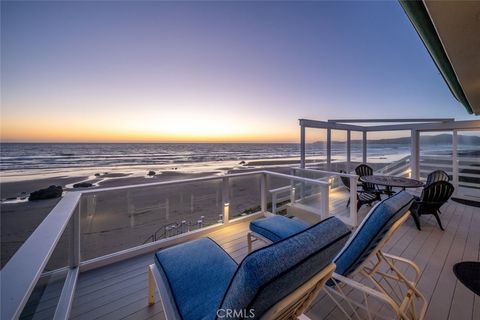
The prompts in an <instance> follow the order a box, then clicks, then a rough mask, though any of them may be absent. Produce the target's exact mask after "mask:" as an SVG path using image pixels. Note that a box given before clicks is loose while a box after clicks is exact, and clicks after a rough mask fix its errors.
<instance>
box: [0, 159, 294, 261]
mask: <svg viewBox="0 0 480 320" xmlns="http://www.w3.org/2000/svg"><path fill="white" fill-rule="evenodd" d="M283 164H284V163H283V162H282V161H279V162H269V167H268V168H269V170H275V171H283V172H286V170H288V169H286V168H285V167H283V168H282V167H277V166H278V165H283ZM275 165H277V166H275ZM208 169H209V167H207V168H206V169H205V171H203V172H182V171H179V170H167V171H156V174H155V175H154V176H152V177H150V176H148V175H147V173H148V171H144V172H143V171H142V172H143V174H140V175H139V174H138V172H137V171H135V170H130V171H131V172H129V171H128V170H127V171H126V172H114V173H112V172H106V171H101V170H97V171H99V174H97V175H94V174H92V175H88V176H85V175H78V176H72V175H70V176H57V177H48V178H43V179H32V180H22V179H20V181H10V182H3V183H1V184H0V190H1V198H2V200H3V201H2V203H1V204H0V211H1V222H2V223H1V264H2V267H3V265H5V264H6V263H7V262H8V260H9V259H10V257H11V256H12V255H13V254H14V253H15V252H16V250H18V248H19V247H20V246H21V245H22V243H23V242H24V241H25V240H26V239H27V238H28V237H29V236H30V235H31V233H32V232H33V231H34V230H35V228H36V227H37V226H38V225H39V224H40V223H41V222H42V221H43V219H44V218H45V217H46V216H47V215H48V213H49V212H50V211H51V210H52V208H53V207H54V206H55V205H56V204H57V203H58V202H59V201H60V198H58V199H50V200H39V201H28V200H27V198H28V195H29V194H30V193H31V192H33V191H35V190H38V189H41V188H45V187H48V186H50V185H60V186H62V187H63V188H64V192H71V191H77V190H80V189H78V188H77V189H74V188H73V187H72V186H73V184H75V183H78V182H88V183H92V184H93V186H92V187H90V188H88V189H99V188H105V187H116V186H124V185H135V184H145V183H151V182H160V181H171V180H181V179H190V178H198V177H204V176H212V175H219V176H221V175H223V174H224V173H229V172H240V171H251V170H252V169H254V168H252V167H251V166H242V167H240V168H239V167H236V166H233V167H232V166H230V167H222V168H218V169H217V170H211V171H210V170H208ZM132 172H136V173H135V174H134V173H132ZM269 184H271V185H272V188H273V187H274V186H280V185H283V184H285V182H282V181H274V180H272V181H269ZM229 196H230V217H231V218H234V217H236V216H240V215H242V214H244V213H243V212H244V211H245V210H247V209H251V208H255V207H258V206H259V204H260V178H259V176H248V177H238V178H234V179H231V181H230V195H229ZM14 199H15V200H14ZM81 208H82V210H81V232H82V240H81V241H82V260H88V259H92V258H95V257H99V256H102V255H105V254H109V253H113V252H116V251H119V250H123V249H128V248H131V247H134V246H137V245H141V244H143V243H145V242H148V241H152V240H153V239H154V238H156V239H160V238H162V237H167V236H169V235H170V236H171V235H173V234H175V233H176V232H180V230H175V229H173V230H168V228H166V227H168V226H170V225H172V224H181V222H182V221H185V223H184V225H183V226H182V229H183V230H181V231H185V230H186V229H190V230H193V229H195V228H198V227H199V224H198V221H199V220H202V225H204V226H206V225H211V224H214V223H217V222H218V220H219V219H221V216H220V215H221V214H222V210H223V203H222V184H221V179H218V180H214V181H207V182H196V183H188V184H181V185H174V186H157V187H149V188H145V187H142V188H133V189H128V190H123V191H108V192H99V193H93V194H91V195H89V196H85V197H83V198H82V203H81ZM69 232H70V230H68V229H67V230H66V231H65V234H64V236H63V237H62V239H61V240H60V243H59V245H58V247H57V249H56V251H55V252H54V254H53V256H52V258H51V261H50V263H49V265H48V266H47V269H53V268H58V267H61V266H63V265H65V263H66V261H67V257H68V252H67V245H68V233H69ZM149 238H150V239H149Z"/></svg>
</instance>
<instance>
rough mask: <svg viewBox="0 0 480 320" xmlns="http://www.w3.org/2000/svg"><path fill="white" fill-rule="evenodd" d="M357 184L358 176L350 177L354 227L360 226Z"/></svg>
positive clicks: (352, 222) (351, 221) (351, 214)
mask: <svg viewBox="0 0 480 320" xmlns="http://www.w3.org/2000/svg"><path fill="white" fill-rule="evenodd" d="M357 183H358V176H353V177H350V223H351V224H352V226H354V227H356V226H357V225H358V212H357Z"/></svg>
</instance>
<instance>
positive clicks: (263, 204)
mask: <svg viewBox="0 0 480 320" xmlns="http://www.w3.org/2000/svg"><path fill="white" fill-rule="evenodd" d="M260 198H261V200H260V208H261V210H262V212H263V213H265V212H267V174H266V173H262V175H261V177H260ZM272 205H273V202H272Z"/></svg>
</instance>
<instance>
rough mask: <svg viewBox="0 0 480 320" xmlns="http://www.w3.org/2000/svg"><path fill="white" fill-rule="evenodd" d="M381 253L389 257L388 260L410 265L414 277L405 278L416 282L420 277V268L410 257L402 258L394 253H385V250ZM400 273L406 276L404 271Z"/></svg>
mask: <svg viewBox="0 0 480 320" xmlns="http://www.w3.org/2000/svg"><path fill="white" fill-rule="evenodd" d="M382 254H383V256H384V257H385V258H387V259H390V260H392V261H395V262H399V263H403V264H405V265H407V267H410V268H411V269H412V270H413V271H415V279H414V280H410V279H407V280H409V281H411V282H413V283H415V284H416V283H417V282H418V280H419V278H420V273H421V270H420V268H419V267H418V266H417V264H416V263H415V262H413V261H412V260H410V259H406V258H402V257H399V256H396V255H393V254H389V253H385V252H382ZM402 275H403V276H404V277H405V278H407V277H406V275H405V273H402Z"/></svg>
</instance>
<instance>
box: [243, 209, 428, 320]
mask: <svg viewBox="0 0 480 320" xmlns="http://www.w3.org/2000/svg"><path fill="white" fill-rule="evenodd" d="M409 216H410V211H407V212H406V213H405V214H404V215H403V216H401V217H400V218H399V219H398V220H397V221H396V222H395V223H394V224H393V225H392V226H391V227H390V229H389V230H388V231H387V233H386V234H385V236H384V237H383V239H382V240H381V241H380V242H379V243H378V245H377V246H376V247H375V249H374V250H373V251H372V252H371V253H370V255H369V257H368V258H367V259H365V262H364V263H363V264H362V265H360V266H359V267H358V268H357V269H356V270H355V271H354V272H353V273H351V274H350V275H349V277H344V276H342V275H340V274H337V273H335V272H334V273H333V274H332V277H331V279H330V280H331V281H332V282H333V283H334V284H335V285H334V286H325V287H324V288H325V292H326V293H327V295H328V296H329V297H330V298H331V299H332V300H333V302H334V303H335V304H336V305H337V307H338V308H339V310H341V311H342V313H343V314H344V315H345V316H346V318H347V319H361V320H363V319H365V318H367V319H373V318H375V319H377V318H380V319H382V318H385V317H384V316H382V315H381V314H378V313H376V312H374V311H373V310H371V309H370V308H369V305H368V300H367V299H368V298H369V297H370V298H373V299H375V300H378V301H379V302H381V303H382V304H384V305H386V306H387V308H389V309H390V311H391V313H393V314H394V315H395V318H397V319H411V320H422V319H423V318H424V317H425V313H426V311H427V305H428V302H427V300H426V299H425V297H424V296H423V294H422V293H421V292H420V291H419V290H418V289H417V283H418V280H419V278H420V274H421V270H420V268H419V267H418V266H417V265H416V264H415V262H413V261H411V260H409V259H405V258H402V257H398V256H395V255H392V254H388V253H385V252H383V251H382V249H383V248H384V246H385V244H386V243H387V242H388V241H389V240H390V239H391V238H392V236H393V235H394V234H395V232H396V231H397V230H398V229H399V228H400V226H401V225H402V224H403V223H404V222H405V221H406V220H407V219H408V217H409ZM257 240H260V241H263V242H265V243H267V244H269V243H271V242H272V241H270V240H269V239H267V238H265V237H263V236H261V235H259V234H257V233H255V232H253V231H250V232H249V233H248V234H247V241H248V250H249V252H251V250H252V244H253V242H254V241H257ZM375 260H376V262H374V263H373V265H368V264H370V263H372V261H375ZM399 264H403V265H404V266H405V267H407V268H409V269H410V270H413V271H414V273H415V276H414V277H413V279H409V278H408V277H407V276H406V275H405V274H404V273H403V272H401V271H400V269H399V266H398V265H399ZM357 275H358V276H360V277H361V278H362V279H364V280H365V281H366V282H367V283H370V284H372V285H373V287H374V288H372V287H371V286H367V285H365V284H363V283H360V282H358V281H356V280H354V279H353V278H354V277H355V276H357ZM401 286H403V288H402V287H401ZM347 289H353V290H358V291H359V292H360V293H361V294H362V296H363V301H364V303H359V302H358V301H355V300H354V299H351V298H350V297H349V296H348V294H347V293H348V292H346V290H347ZM388 289H390V290H388ZM349 291H350V290H349ZM342 300H343V301H344V302H345V303H346V305H347V307H348V308H347V309H348V310H350V312H351V313H349V312H348V311H347V310H346V308H345V307H344V306H343V304H342ZM417 305H418V306H417ZM358 309H362V310H363V311H364V313H366V316H365V315H363V316H361V315H359V313H358V311H357V310H358ZM390 319H391V317H390Z"/></svg>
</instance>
